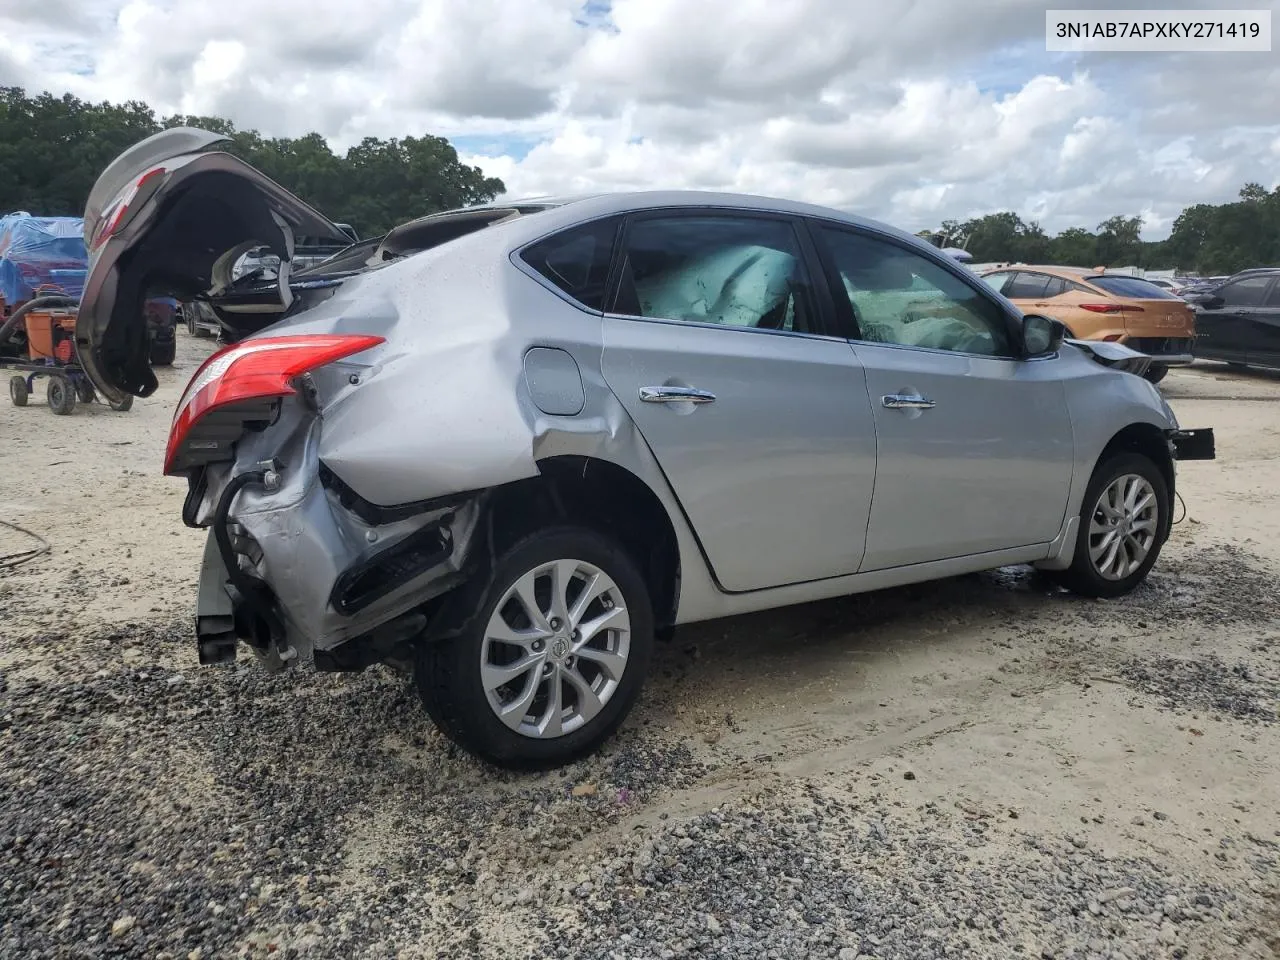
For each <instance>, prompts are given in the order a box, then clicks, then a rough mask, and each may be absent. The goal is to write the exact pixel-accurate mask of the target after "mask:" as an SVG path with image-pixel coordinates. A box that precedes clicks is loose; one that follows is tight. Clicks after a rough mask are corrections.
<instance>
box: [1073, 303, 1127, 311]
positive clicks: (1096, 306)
mask: <svg viewBox="0 0 1280 960" xmlns="http://www.w3.org/2000/svg"><path fill="white" fill-rule="evenodd" d="M1079 307H1080V309H1081V310H1088V311H1089V312H1090V313H1122V312H1123V311H1124V310H1125V309H1126V308H1125V307H1122V306H1120V304H1118V303H1082V304H1079Z"/></svg>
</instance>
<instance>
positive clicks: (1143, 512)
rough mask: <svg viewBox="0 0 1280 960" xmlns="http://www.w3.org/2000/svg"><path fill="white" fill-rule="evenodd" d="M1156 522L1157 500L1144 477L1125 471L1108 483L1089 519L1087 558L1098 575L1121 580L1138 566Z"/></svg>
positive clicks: (1148, 550)
mask: <svg viewBox="0 0 1280 960" xmlns="http://www.w3.org/2000/svg"><path fill="white" fill-rule="evenodd" d="M1159 521H1160V504H1159V500H1158V499H1157V497H1156V491H1155V488H1153V487H1152V485H1151V483H1150V482H1149V481H1148V480H1147V479H1146V478H1145V477H1142V476H1139V475H1138V474H1136V473H1127V474H1124V475H1122V476H1119V477H1116V478H1115V479H1114V480H1112V481H1111V482H1110V483H1109V484H1107V486H1106V488H1105V489H1103V491H1102V494H1101V495H1100V496H1099V497H1098V502H1097V503H1096V504H1095V505H1094V508H1093V514H1092V516H1091V518H1090V521H1089V560H1090V562H1091V563H1092V564H1093V568H1094V570H1096V571H1097V572H1098V575H1099V576H1101V577H1103V578H1104V579H1106V580H1123V579H1124V578H1125V577H1127V576H1130V575H1131V574H1132V573H1133V572H1134V571H1135V570H1137V569H1138V568H1139V567H1141V566H1142V564H1143V561H1145V560H1146V559H1147V555H1148V554H1150V553H1151V548H1152V547H1153V546H1154V545H1155V542H1156V533H1157V530H1158V526H1159Z"/></svg>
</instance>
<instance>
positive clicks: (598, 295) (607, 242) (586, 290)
mask: <svg viewBox="0 0 1280 960" xmlns="http://www.w3.org/2000/svg"><path fill="white" fill-rule="evenodd" d="M621 222H622V219H621V218H620V217H612V218H610V219H608V220H597V221H595V222H594V223H587V224H583V225H582V226H580V227H573V228H572V229H569V230H566V231H564V232H563V233H557V234H555V235H554V236H551V237H547V239H545V240H539V241H538V242H537V243H535V244H534V245H533V246H531V247H529V248H528V249H527V250H525V251H524V253H522V254H521V255H520V257H521V259H522V260H524V262H525V263H527V264H528V265H529V266H531V267H532V268H533V269H534V270H536V271H537V272H538V273H540V274H541V275H542V276H543V277H545V278H546V279H547V280H548V281H549V282H550V283H552V284H553V285H554V286H555V287H556V288H557V289H559V290H561V291H562V292H563V293H565V294H566V295H567V296H569V297H572V298H573V299H574V300H576V301H578V303H580V304H582V305H583V306H584V307H586V308H587V309H589V310H604V294H605V287H606V285H607V284H608V282H609V263H610V260H611V258H612V256H613V241H614V239H615V238H616V237H617V235H618V225H619V224H620V223H621Z"/></svg>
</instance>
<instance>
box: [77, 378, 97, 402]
mask: <svg viewBox="0 0 1280 960" xmlns="http://www.w3.org/2000/svg"><path fill="white" fill-rule="evenodd" d="M76 399H77V400H79V401H80V402H81V403H93V384H92V383H90V382H89V381H88V380H77V381H76Z"/></svg>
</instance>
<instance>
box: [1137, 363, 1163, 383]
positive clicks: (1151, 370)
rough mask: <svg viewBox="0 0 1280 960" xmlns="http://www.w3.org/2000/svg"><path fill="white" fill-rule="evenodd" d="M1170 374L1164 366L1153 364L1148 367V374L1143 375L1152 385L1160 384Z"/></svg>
mask: <svg viewBox="0 0 1280 960" xmlns="http://www.w3.org/2000/svg"><path fill="white" fill-rule="evenodd" d="M1168 374H1169V368H1168V367H1166V366H1164V365H1163V364H1159V363H1153V364H1152V365H1151V366H1149V367H1147V372H1146V373H1144V374H1143V376H1144V377H1146V378H1147V379H1148V380H1150V381H1151V382H1152V383H1159V382H1160V381H1161V380H1163V379H1164V378H1165V377H1166V376H1168Z"/></svg>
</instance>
